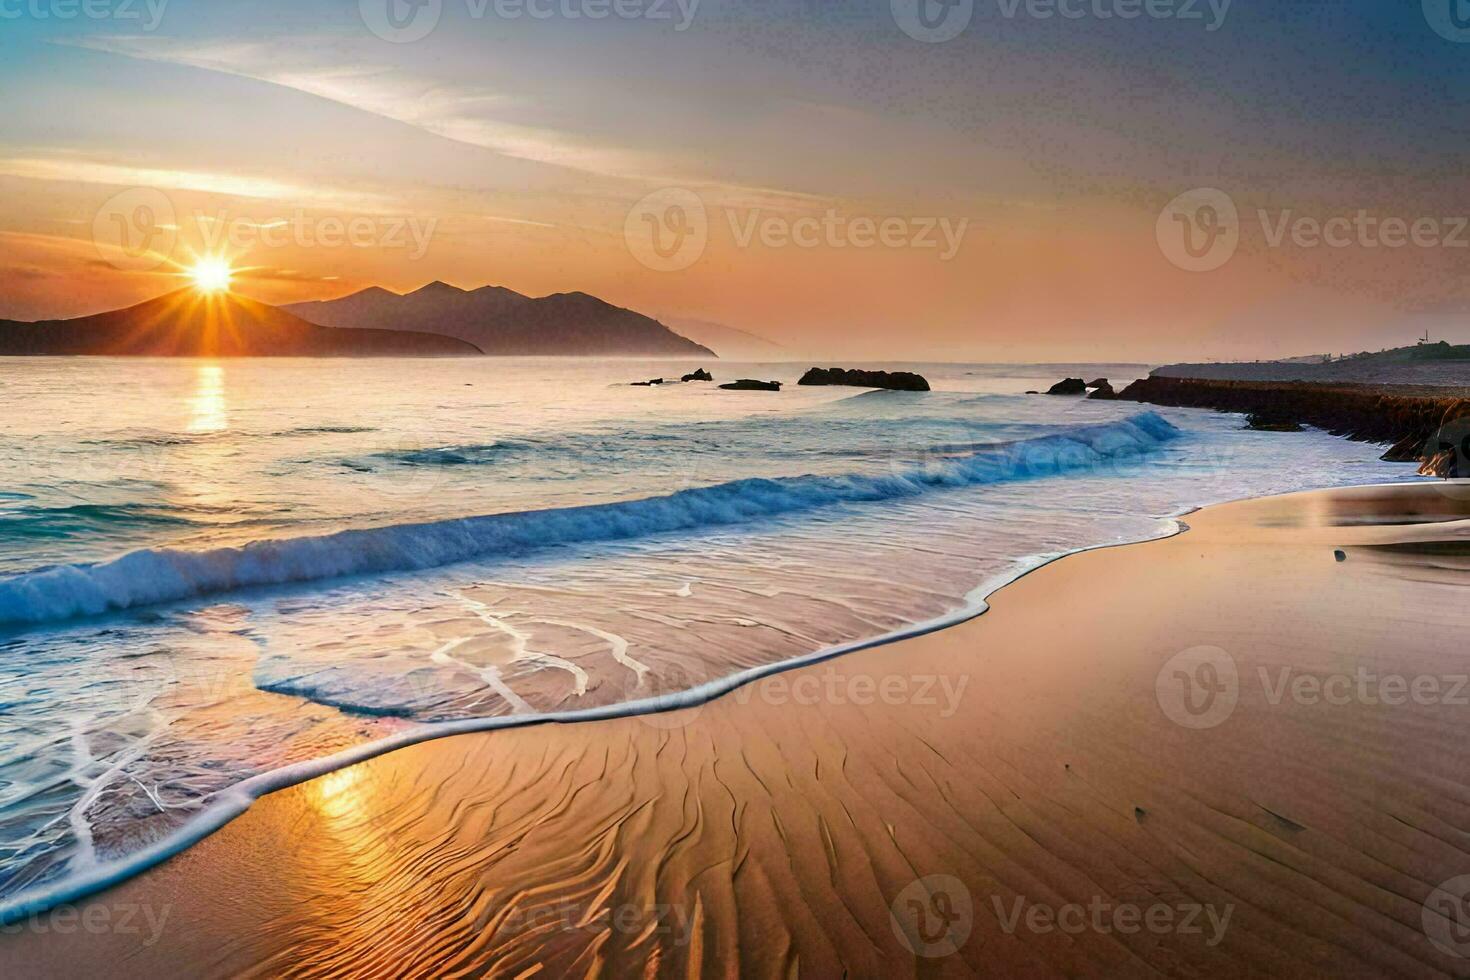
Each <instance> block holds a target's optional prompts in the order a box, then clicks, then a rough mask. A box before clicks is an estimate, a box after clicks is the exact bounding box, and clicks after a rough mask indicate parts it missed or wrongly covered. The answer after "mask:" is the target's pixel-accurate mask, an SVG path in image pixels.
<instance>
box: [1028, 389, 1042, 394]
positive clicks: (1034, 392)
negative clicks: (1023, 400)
mask: <svg viewBox="0 0 1470 980" xmlns="http://www.w3.org/2000/svg"><path fill="white" fill-rule="evenodd" d="M1026 394H1028V395H1039V394H1041V392H1039V391H1037V390H1036V389H1035V388H1032V389H1031V390H1030V391H1028V392H1026Z"/></svg>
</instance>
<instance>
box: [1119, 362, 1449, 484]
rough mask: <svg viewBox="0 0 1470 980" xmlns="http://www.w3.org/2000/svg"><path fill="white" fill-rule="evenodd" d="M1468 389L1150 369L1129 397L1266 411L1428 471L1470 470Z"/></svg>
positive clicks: (1127, 392)
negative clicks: (1371, 445)
mask: <svg viewBox="0 0 1470 980" xmlns="http://www.w3.org/2000/svg"><path fill="white" fill-rule="evenodd" d="M1462 390H1463V389H1459V388H1445V389H1443V393H1441V392H1439V391H1436V390H1434V389H1433V388H1419V389H1407V390H1405V389H1402V388H1400V387H1399V386H1395V385H1368V384H1348V383H1332V384H1318V383H1314V382H1302V381H1218V380H1211V379H1203V378H1174V377H1165V376H1162V375H1159V374H1157V373H1156V374H1152V375H1150V376H1149V377H1147V378H1141V379H1139V380H1138V381H1135V382H1133V383H1132V384H1131V385H1129V386H1128V387H1127V388H1126V389H1124V390H1123V392H1122V393H1121V394H1120V395H1119V396H1118V397H1119V398H1120V399H1123V400H1125V401H1135V402H1147V403H1149V404H1153V405H1173V406H1181V407H1188V408H1213V409H1217V410H1219V411H1222V412H1241V413H1247V414H1257V415H1262V416H1264V417H1266V418H1268V419H1269V420H1271V421H1274V422H1295V423H1298V424H1302V425H1310V426H1313V427H1314V428H1318V429H1324V430H1326V431H1328V432H1331V433H1332V434H1333V435H1338V436H1344V437H1346V438H1348V439H1352V440H1354V441H1356V442H1378V443H1387V444H1389V445H1390V446H1391V447H1392V448H1390V449H1389V450H1388V452H1386V453H1385V454H1384V458H1386V459H1389V460H1393V461H1396V462H1418V463H1421V464H1422V465H1421V469H1420V472H1421V473H1423V474H1424V475H1426V476H1467V475H1470V472H1465V471H1470V448H1467V447H1470V443H1467V439H1470V435H1467V434H1470V399H1465V398H1461V397H1459V395H1460V393H1461V391H1462Z"/></svg>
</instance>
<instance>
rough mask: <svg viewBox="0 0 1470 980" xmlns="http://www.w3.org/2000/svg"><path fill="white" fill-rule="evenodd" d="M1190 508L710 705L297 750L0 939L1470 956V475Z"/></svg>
mask: <svg viewBox="0 0 1470 980" xmlns="http://www.w3.org/2000/svg"><path fill="white" fill-rule="evenodd" d="M1188 523H1189V524H1190V525H1191V529H1190V530H1189V531H1188V532H1187V533H1184V534H1182V535H1179V536H1176V537H1174V538H1171V539H1168V540H1164V541H1157V542H1151V543H1146V544H1139V545H1129V546H1125V547H1120V548H1112V549H1106V550H1101V551H1094V552H1089V553H1085V554H1081V555H1075V556H1072V557H1070V558H1066V559H1063V560H1061V561H1059V562H1055V563H1053V564H1051V565H1048V566H1046V567H1045V568H1043V569H1041V570H1039V571H1037V572H1035V573H1033V574H1031V575H1028V576H1026V577H1024V578H1023V579H1021V580H1020V581H1018V582H1016V583H1015V584H1013V585H1011V586H1008V587H1007V588H1005V589H1004V590H1002V591H1001V592H1000V593H998V594H997V595H996V596H994V597H993V599H992V608H991V611H990V612H988V613H987V614H985V615H984V616H982V617H980V618H978V619H976V620H974V621H972V622H970V623H967V624H965V625H962V626H958V627H955V628H952V629H948V630H944V631H941V632H938V633H934V634H930V635H928V636H924V637H919V638H916V639H912V640H906V641H903V642H899V643H895V644H890V645H887V646H884V647H879V648H874V649H870V650H867V651H864V652H860V653H856V654H852V655H849V656H846V657H842V658H839V659H836V660H832V661H828V662H826V663H824V664H819V665H815V666H810V667H805V668H801V669H798V670H794V671H791V672H788V673H785V674H781V675H776V676H774V677H770V678H767V679H765V680H763V681H760V682H757V683H755V684H753V685H750V686H748V687H746V688H742V689H740V690H738V691H736V692H734V693H732V694H730V695H727V696H725V697H723V698H720V699H718V700H716V701H713V702H711V703H709V704H706V705H703V706H702V707H699V708H692V709H685V710H681V711H676V712H670V713H667V714H662V715H651V716H644V717H638V718H625V719H619V720H615V721H600V722H591V723H585V724H578V725H544V726H540V727H535V728H528V729H520V730H512V731H502V732H492V733H486V734H481V735H465V736H457V737H453V738H446V739H441V740H438V741H435V742H430V743H425V744H423V745H419V746H416V747H413V748H409V749H404V750H401V751H398V752H395V753H391V754H389V755H386V756H383V757H380V758H377V759H375V760H372V761H369V762H365V763H362V764H360V765H357V766H353V767H351V768H349V769H344V770H341V771H339V772H336V773H333V774H331V775H328V776H326V777H323V778H321V779H317V780H313V781H311V782H308V783H304V784H302V785H300V786H297V787H294V788H291V789H287V790H283V791H281V792H279V793H276V794H274V795H271V796H269V797H266V798H264V799H262V800H261V801H259V802H258V803H257V804H256V805H255V807H254V808H253V809H252V810H251V811H250V812H249V813H248V814H246V815H245V816H244V817H242V818H240V819H239V820H237V821H235V822H234V823H232V824H230V825H229V826H228V827H226V828H225V829H224V830H223V831H221V832H219V833H217V834H215V835H214V836H212V837H210V838H208V839H207V840H205V841H204V842H202V843H201V844H199V845H198V846H196V847H194V848H192V849H190V850H188V851H186V852H185V853H184V854H182V855H180V856H178V857H176V858H174V859H172V860H170V861H168V862H166V863H164V864H163V865H161V866H159V867H157V868H155V869H154V870H152V871H151V872H149V873H147V874H145V875H143V876H141V877H139V878H136V879H134V880H132V881H130V882H128V883H126V884H124V885H122V886H120V887H118V888H115V889H112V890H111V891H108V892H105V893H103V894H101V895H99V896H97V897H96V898H95V899H93V900H91V901H89V902H84V903H82V904H81V906H80V907H78V908H74V909H68V910H63V913H64V915H63V917H61V918H58V917H57V916H56V915H55V914H53V915H50V916H42V917H40V918H38V919H36V920H33V921H30V922H24V923H18V924H15V925H12V926H10V927H7V930H6V931H8V932H9V933H10V935H4V936H0V975H3V976H15V977H31V976H80V975H88V974H97V973H99V972H105V973H106V974H108V975H110V976H123V977H131V976H139V977H143V976H148V977H152V976H159V975H192V976H216V975H256V976H269V975H282V974H290V975H296V976H312V977H328V976H383V977H388V976H414V977H419V976H422V977H430V976H434V977H439V976H459V975H482V974H490V975H495V976H507V977H522V976H532V975H539V976H546V977H560V976H581V975H589V974H596V975H606V976H634V975H642V976H734V975H737V974H739V975H745V976H761V977H774V976H783V977H784V976H796V975H798V974H800V975H806V976H836V975H841V974H842V973H843V972H846V973H848V974H850V975H855V976H892V977H897V976H932V977H942V976H967V975H977V974H978V975H985V976H1006V977H1013V976H1146V975H1155V974H1157V975H1169V976H1443V975H1460V976H1470V914H1466V908H1467V906H1466V905H1465V903H1464V898H1465V897H1466V896H1464V895H1461V894H1459V893H1458V891H1457V889H1456V888H1455V887H1454V886H1455V883H1453V882H1452V883H1451V887H1450V889H1449V891H1444V890H1441V891H1438V892H1437V891H1436V888H1437V887H1438V886H1440V885H1441V884H1442V883H1445V882H1446V881H1447V880H1449V879H1452V878H1454V877H1455V876H1458V875H1470V780H1467V777H1466V773H1467V765H1466V763H1467V760H1470V749H1467V748H1466V745H1467V740H1466V736H1467V733H1470V686H1467V685H1466V683H1465V674H1466V672H1467V671H1470V666H1467V662H1466V653H1465V651H1466V649H1467V644H1466V638H1467V635H1470V629H1467V627H1470V602H1467V599H1470V591H1467V589H1466V586H1467V584H1470V486H1467V485H1463V484H1436V485H1433V486H1429V485H1419V486H1414V487H1404V488H1393V489H1387V488H1369V489H1361V490H1351V491H1333V492H1321V493H1313V494H1301V495H1294V496H1290V497H1281V498H1271V499H1267V500H1260V501H1250V502H1245V503H1240V504H1231V505H1226V506H1222V507H1217V508H1211V509H1209V510H1207V511H1203V512H1201V513H1198V514H1196V515H1193V516H1191V517H1190V518H1189V519H1188ZM1465 884H1466V890H1467V891H1470V879H1466V883H1465ZM124 918H126V923H124V922H123V920H124Z"/></svg>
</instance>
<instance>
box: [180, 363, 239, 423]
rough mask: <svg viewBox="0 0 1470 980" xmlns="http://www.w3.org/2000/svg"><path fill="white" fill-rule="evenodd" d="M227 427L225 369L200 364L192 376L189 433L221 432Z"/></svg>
mask: <svg viewBox="0 0 1470 980" xmlns="http://www.w3.org/2000/svg"><path fill="white" fill-rule="evenodd" d="M229 427H230V421H229V418H228V416H227V414H226V406H225V369H224V368H223V367H221V366H220V365H218V364H201V365H199V369H198V371H197V372H196V373H195V375H194V396H193V398H192V399H191V400H190V402H189V431H190V432H193V433H204V432H223V431H224V430H225V429H228V428H229Z"/></svg>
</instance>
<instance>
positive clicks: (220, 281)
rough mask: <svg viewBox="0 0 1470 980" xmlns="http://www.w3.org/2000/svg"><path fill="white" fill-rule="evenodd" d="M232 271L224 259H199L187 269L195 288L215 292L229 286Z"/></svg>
mask: <svg viewBox="0 0 1470 980" xmlns="http://www.w3.org/2000/svg"><path fill="white" fill-rule="evenodd" d="M233 271H234V270H232V269H231V268H230V263H228V262H226V261H225V260H224V259H200V260H199V261H198V262H196V263H194V268H192V269H190V270H189V277H190V278H191V279H193V280H194V288H195V289H198V290H200V291H201V292H206V293H217V292H220V291H222V290H226V289H229V288H230V277H231V275H232V274H233Z"/></svg>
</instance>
